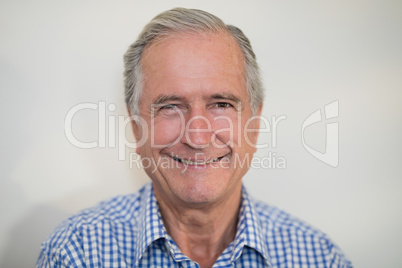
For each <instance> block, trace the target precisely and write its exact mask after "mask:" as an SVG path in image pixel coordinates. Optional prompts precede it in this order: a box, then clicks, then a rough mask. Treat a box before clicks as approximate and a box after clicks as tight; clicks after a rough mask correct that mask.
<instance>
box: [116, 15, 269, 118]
mask: <svg viewBox="0 0 402 268" xmlns="http://www.w3.org/2000/svg"><path fill="white" fill-rule="evenodd" d="M190 32H195V33H218V32H226V33H228V34H229V35H231V36H232V37H233V38H234V39H235V41H236V43H237V44H238V45H239V47H240V49H241V51H242V53H243V56H244V67H245V81H246V89H247V92H248V95H249V98H250V106H251V110H252V113H253V114H255V113H256V112H257V109H258V107H259V106H260V105H261V104H262V101H263V99H264V89H263V85H262V82H261V78H260V72H259V68H258V64H257V61H256V57H255V54H254V52H253V49H252V47H251V44H250V41H249V40H248V38H247V37H246V36H245V35H244V34H243V32H242V31H241V30H240V29H239V28H237V27H235V26H232V25H226V24H225V23H224V22H223V21H222V20H221V19H219V18H218V17H216V16H214V15H212V14H210V13H208V12H205V11H202V10H197V9H186V8H174V9H171V10H168V11H165V12H163V13H161V14H159V15H158V16H156V17H155V18H153V19H152V20H151V21H150V22H149V23H148V24H147V25H146V26H145V27H144V29H143V30H142V32H141V33H140V35H139V36H138V38H137V40H136V41H135V42H134V43H133V44H132V45H131V46H130V47H129V48H128V50H127V52H126V54H125V55H124V65H125V71H124V76H125V101H126V104H127V107H128V109H129V110H130V113H131V114H132V115H138V114H139V102H140V97H141V93H142V90H143V75H142V67H141V58H142V55H143V52H144V50H145V48H146V47H147V46H148V45H149V44H151V43H152V42H154V41H157V40H160V39H162V38H164V37H167V36H169V35H171V34H173V33H190Z"/></svg>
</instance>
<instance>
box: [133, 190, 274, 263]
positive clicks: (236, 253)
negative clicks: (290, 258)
mask: <svg viewBox="0 0 402 268" xmlns="http://www.w3.org/2000/svg"><path fill="white" fill-rule="evenodd" d="M141 203H142V204H143V205H142V206H141V207H140V211H139V217H138V220H139V222H140V224H139V229H138V233H139V241H138V246H137V247H136V249H135V253H134V264H135V267H137V266H138V264H139V261H140V260H141V258H142V255H143V253H144V252H145V250H146V249H147V247H148V246H149V245H151V244H152V243H153V242H154V241H156V240H158V239H160V238H164V239H166V241H167V242H168V244H169V246H170V251H173V252H171V253H172V254H173V255H176V257H178V258H179V259H182V257H183V258H184V259H186V256H184V255H183V254H182V253H181V252H180V250H179V249H178V248H176V247H177V246H176V243H174V241H173V240H172V238H171V237H170V236H169V235H168V234H167V232H166V228H165V226H164V224H163V220H162V216H161V214H160V211H159V207H158V203H157V201H156V197H155V194H154V190H153V186H152V183H148V184H147V185H146V186H145V187H144V188H143V194H142V199H141ZM260 225H261V223H260V221H259V218H258V214H257V212H256V211H255V208H254V203H253V202H252V199H251V197H250V196H249V194H248V193H247V190H246V188H245V187H244V186H243V187H242V201H241V207H240V213H239V222H238V225H237V231H236V237H235V240H234V241H233V242H232V244H231V246H233V247H234V248H233V255H232V261H234V260H236V259H237V258H239V257H240V255H241V253H242V250H243V248H244V246H247V247H250V248H253V249H254V250H256V251H258V252H259V253H260V254H261V255H262V256H263V258H264V260H265V262H266V264H267V265H268V266H271V265H270V261H269V257H268V249H267V241H266V239H265V236H264V235H263V234H262V232H261V227H260ZM175 253H176V254H175ZM175 259H176V258H175ZM176 261H178V260H176Z"/></svg>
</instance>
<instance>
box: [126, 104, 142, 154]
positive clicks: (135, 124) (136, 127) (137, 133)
mask: <svg viewBox="0 0 402 268" xmlns="http://www.w3.org/2000/svg"><path fill="white" fill-rule="evenodd" d="M127 112H128V115H129V117H130V123H131V129H132V130H133V133H134V138H135V141H136V142H137V144H138V142H139V141H140V140H141V137H142V135H143V131H142V127H141V124H140V122H139V121H138V120H136V116H133V115H132V113H131V111H130V109H129V108H127ZM135 152H136V153H137V154H140V148H139V147H137V148H136V149H135Z"/></svg>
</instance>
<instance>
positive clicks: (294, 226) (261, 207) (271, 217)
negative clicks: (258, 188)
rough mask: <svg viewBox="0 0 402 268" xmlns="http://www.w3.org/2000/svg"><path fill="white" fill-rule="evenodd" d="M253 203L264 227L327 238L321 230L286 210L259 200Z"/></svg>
mask: <svg viewBox="0 0 402 268" xmlns="http://www.w3.org/2000/svg"><path fill="white" fill-rule="evenodd" d="M253 203H254V207H255V211H256V213H257V215H258V218H259V220H260V223H261V225H262V227H265V228H268V229H269V230H273V231H275V230H277V231H287V232H296V233H304V234H306V235H310V234H311V235H317V236H325V234H324V233H322V232H321V231H320V230H318V229H316V228H315V227H313V226H311V225H309V224H308V223H306V222H304V221H303V220H301V219H299V218H297V217H295V216H293V215H291V214H289V213H288V212H286V211H284V210H281V209H279V208H277V207H275V206H272V205H269V204H267V203H265V202H262V201H259V200H253Z"/></svg>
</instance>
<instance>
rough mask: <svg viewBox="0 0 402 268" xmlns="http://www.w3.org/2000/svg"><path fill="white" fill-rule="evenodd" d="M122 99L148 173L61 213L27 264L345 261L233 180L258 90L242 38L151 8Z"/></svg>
mask: <svg viewBox="0 0 402 268" xmlns="http://www.w3.org/2000/svg"><path fill="white" fill-rule="evenodd" d="M124 60H125V68H126V70H125V78H126V85H125V86H126V91H125V92H126V102H127V107H128V110H129V113H130V116H131V117H132V119H133V121H132V122H133V130H134V135H135V137H136V140H137V141H140V142H139V147H138V148H137V153H138V154H139V155H140V156H141V159H142V160H143V161H147V163H152V165H147V168H146V172H147V174H148V176H149V177H150V178H151V181H152V182H151V183H149V184H147V185H145V186H144V187H143V188H142V189H140V190H139V191H138V192H137V193H135V194H132V195H128V196H121V197H117V198H114V199H112V200H109V201H107V202H104V203H101V204H100V205H98V206H96V207H95V208H92V209H87V210H84V211H83V212H81V213H80V214H78V215H76V216H73V217H71V218H70V219H68V220H67V221H65V222H64V223H63V224H62V225H60V226H59V227H58V228H57V229H56V230H55V231H54V233H53V234H52V235H51V236H50V237H49V239H48V240H46V241H45V242H44V243H43V244H42V251H41V254H40V257H39V260H38V267H350V266H351V265H350V262H349V261H348V260H347V259H346V258H345V257H344V255H343V254H342V253H341V251H340V250H339V249H338V248H337V247H336V246H335V245H334V244H333V243H332V242H331V241H330V240H329V239H328V238H327V237H326V236H325V235H324V234H323V233H321V232H319V231H317V230H314V229H313V228H311V227H309V226H307V225H306V224H304V223H303V222H301V221H299V220H297V219H295V218H293V217H291V216H290V215H288V214H286V213H285V212H282V211H280V210H278V209H276V208H273V207H270V206H268V205H265V204H263V203H261V202H257V201H254V200H253V199H252V198H251V197H250V196H249V194H248V193H247V191H246V189H245V188H244V187H243V186H242V178H243V176H244V175H245V173H246V172H247V170H248V169H249V165H250V162H249V161H248V160H250V159H251V158H252V155H253V153H254V152H255V144H256V142H257V135H258V131H256V130H257V129H258V127H259V121H258V120H257V119H256V116H259V115H260V113H261V108H262V101H263V89H262V84H261V81H260V77H259V71H258V66H257V63H256V59H255V55H254V53H253V51H252V48H251V45H250V43H249V40H248V39H247V37H246V36H245V35H244V34H243V33H242V32H241V31H240V30H239V29H238V28H236V27H234V26H230V25H225V24H224V23H223V22H222V21H221V20H220V19H219V18H217V17H215V16H213V15H211V14H209V13H207V12H204V11H201V10H193V9H184V8H176V9H172V10H169V11H166V12H163V13H161V14H160V15H158V16H157V17H155V18H154V19H153V20H152V21H151V22H150V23H149V24H148V25H146V26H145V28H144V30H143V32H142V33H141V34H140V36H139V37H138V39H137V41H136V42H135V43H134V44H132V45H131V46H130V48H129V49H128V51H127V53H126V54H125V58H124Z"/></svg>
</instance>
